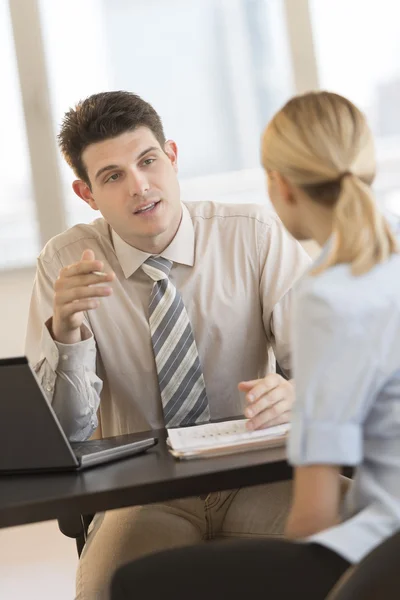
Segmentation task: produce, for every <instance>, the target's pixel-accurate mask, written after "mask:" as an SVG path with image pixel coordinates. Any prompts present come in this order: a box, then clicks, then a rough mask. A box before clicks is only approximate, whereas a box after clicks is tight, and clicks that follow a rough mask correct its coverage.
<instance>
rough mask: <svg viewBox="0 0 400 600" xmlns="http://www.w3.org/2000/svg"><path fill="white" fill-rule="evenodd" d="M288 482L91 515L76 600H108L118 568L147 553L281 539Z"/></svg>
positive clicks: (289, 489)
mask: <svg viewBox="0 0 400 600" xmlns="http://www.w3.org/2000/svg"><path fill="white" fill-rule="evenodd" d="M290 498H291V482H290V481H282V482H277V483H271V484H268V485H260V486H254V487H248V488H247V487H246V488H240V489H238V490H230V491H224V492H213V493H211V494H208V496H204V497H194V498H184V499H180V500H172V501H170V502H165V503H161V504H150V505H148V506H136V507H129V508H123V509H119V510H113V511H109V512H106V513H99V514H97V515H96V516H95V518H94V520H93V522H92V524H91V527H90V530H89V535H88V540H87V542H86V544H85V548H84V550H83V552H82V556H81V559H80V562H79V567H78V576H77V590H76V593H77V596H76V598H77V600H109V598H110V594H109V588H110V583H111V578H112V576H113V574H114V572H115V571H116V569H117V568H118V567H120V566H121V565H123V564H125V563H127V562H129V561H132V560H134V559H136V558H138V557H140V556H143V555H145V554H150V553H152V552H156V551H157V550H165V549H168V548H176V547H179V546H187V545H192V544H198V543H201V542H207V541H208V540H213V539H221V538H232V537H234V538H239V537H242V538H252V537H254V538H266V537H271V536H282V534H283V529H284V526H285V521H286V517H287V514H288V511H289V506H290Z"/></svg>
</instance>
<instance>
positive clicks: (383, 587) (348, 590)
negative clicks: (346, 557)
mask: <svg viewBox="0 0 400 600" xmlns="http://www.w3.org/2000/svg"><path fill="white" fill-rule="evenodd" d="M399 598H400V531H398V532H397V533H395V534H394V535H393V536H391V537H390V538H388V539H387V540H385V541H384V542H383V543H382V544H380V545H379V546H378V547H377V548H375V550H373V551H372V552H370V553H369V554H368V555H367V556H366V557H365V558H364V559H363V560H362V561H361V562H360V563H359V564H358V565H357V566H356V567H354V569H353V570H352V571H351V572H350V574H349V575H347V574H345V575H344V578H343V579H342V580H341V581H340V582H339V584H338V585H337V586H335V588H334V589H333V590H332V592H331V593H330V594H329V596H328V597H327V599H326V600H355V599H357V600H398V599H399Z"/></svg>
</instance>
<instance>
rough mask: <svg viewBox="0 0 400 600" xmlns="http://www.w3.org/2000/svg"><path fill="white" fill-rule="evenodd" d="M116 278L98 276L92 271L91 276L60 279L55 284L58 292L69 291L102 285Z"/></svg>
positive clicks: (112, 275) (107, 274)
mask: <svg viewBox="0 0 400 600" xmlns="http://www.w3.org/2000/svg"><path fill="white" fill-rule="evenodd" d="M114 278H115V274H114V273H113V272H111V273H104V274H103V275H97V274H95V273H93V271H91V272H90V273H89V274H86V275H85V274H84V275H74V276H73V277H63V278H58V279H57V280H56V281H55V283H54V290H55V291H56V292H59V291H62V290H68V289H72V288H76V287H82V286H85V285H86V286H89V285H96V284H100V283H106V282H109V281H113V279H114Z"/></svg>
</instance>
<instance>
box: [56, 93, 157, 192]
mask: <svg viewBox="0 0 400 600" xmlns="http://www.w3.org/2000/svg"><path fill="white" fill-rule="evenodd" d="M137 127H148V128H149V129H150V130H151V131H152V132H153V134H154V136H155V138H156V139H157V141H158V142H159V143H160V146H161V148H164V143H165V135H164V130H163V126H162V123H161V119H160V117H159V115H158V114H157V113H156V111H155V110H154V108H153V107H152V106H151V105H150V104H149V103H148V102H145V101H144V100H142V98H140V96H137V95H136V94H132V93H131V92H124V91H116V92H102V93H100V94H94V95H93V96H89V98H86V99H85V100H81V101H80V102H78V104H77V105H76V106H75V108H71V109H70V110H69V111H68V112H67V113H65V116H64V119H63V122H62V125H61V130H60V133H59V135H58V142H59V145H60V149H61V152H62V155H63V156H64V158H65V160H66V161H67V163H68V164H69V166H70V167H71V168H72V170H73V171H74V173H75V175H76V176H77V177H78V178H79V179H82V180H83V181H84V182H85V183H87V185H88V186H89V187H91V186H90V181H89V176H88V173H87V169H86V167H85V165H84V162H83V160H82V153H83V151H84V150H85V148H87V147H88V146H89V145H90V144H94V143H96V142H102V141H103V140H107V139H111V138H114V137H117V136H118V135H121V134H122V133H126V132H127V131H133V130H134V129H136V128H137Z"/></svg>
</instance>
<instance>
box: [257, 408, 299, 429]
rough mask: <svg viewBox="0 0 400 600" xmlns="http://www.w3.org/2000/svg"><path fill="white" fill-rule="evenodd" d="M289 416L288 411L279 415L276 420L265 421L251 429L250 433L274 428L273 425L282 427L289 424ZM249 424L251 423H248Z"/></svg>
mask: <svg viewBox="0 0 400 600" xmlns="http://www.w3.org/2000/svg"><path fill="white" fill-rule="evenodd" d="M290 415H291V413H290V411H287V412H284V413H282V414H281V415H279V417H276V419H272V421H267V422H266V423H264V424H262V425H257V426H256V427H253V429H251V431H254V430H256V429H257V430H258V429H267V428H268V427H274V426H275V425H283V424H284V423H290ZM249 423H251V421H249ZM249 429H250V428H249Z"/></svg>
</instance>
